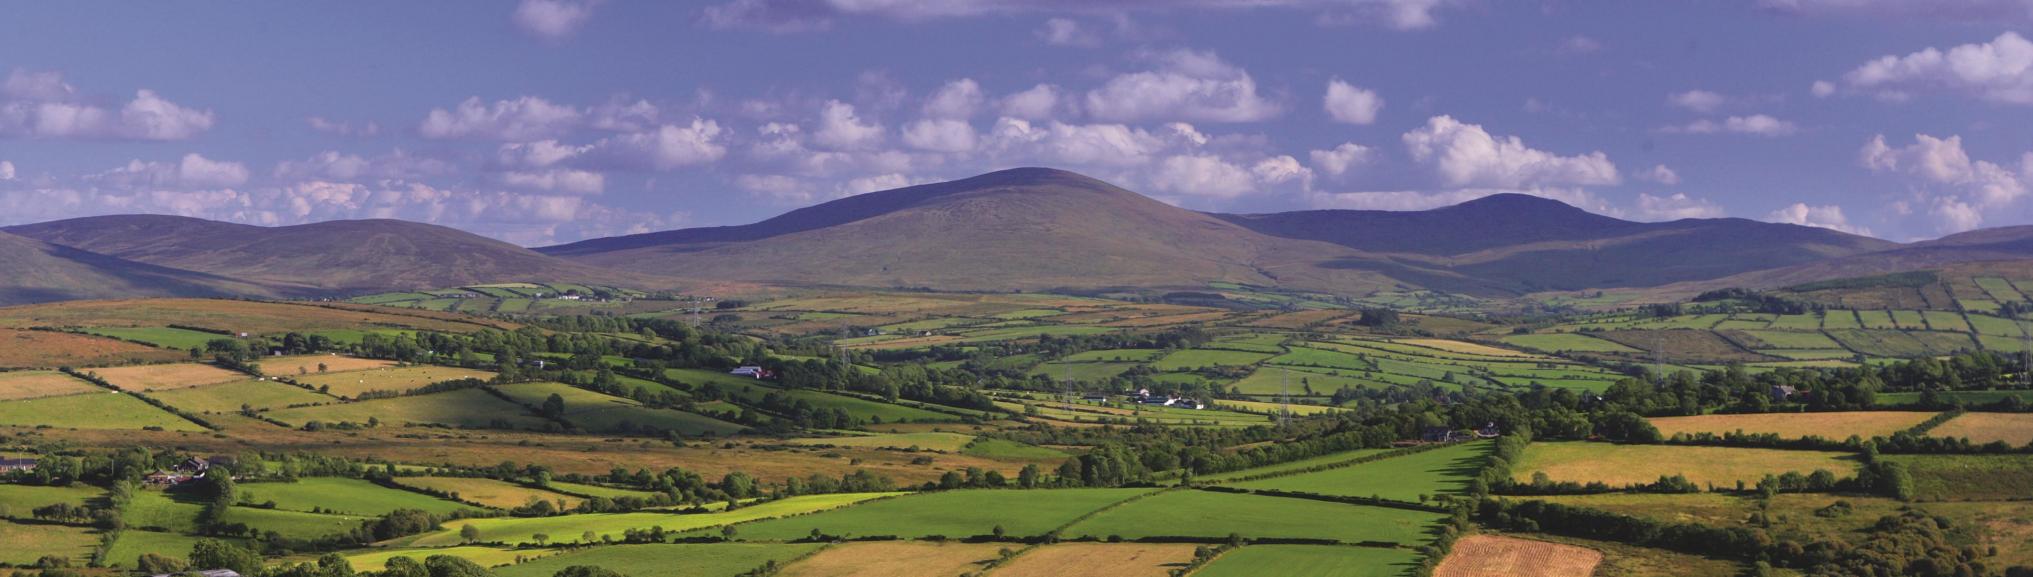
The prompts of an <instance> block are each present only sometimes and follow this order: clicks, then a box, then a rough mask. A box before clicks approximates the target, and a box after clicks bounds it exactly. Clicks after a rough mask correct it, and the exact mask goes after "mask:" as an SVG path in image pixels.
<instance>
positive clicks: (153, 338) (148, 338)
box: [85, 327, 231, 350]
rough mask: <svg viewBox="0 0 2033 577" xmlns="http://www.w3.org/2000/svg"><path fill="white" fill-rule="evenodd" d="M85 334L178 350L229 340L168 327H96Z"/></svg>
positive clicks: (200, 347)
mask: <svg viewBox="0 0 2033 577" xmlns="http://www.w3.org/2000/svg"><path fill="white" fill-rule="evenodd" d="M85 332H87V333H91V334H95V335H99V336H105V337H113V338H116V339H121V340H128V341H135V342H141V343H148V344H151V345H155V346H158V347H162V348H166V349H179V350H183V349H193V348H198V349H202V348H205V343H209V342H212V341H213V340H214V339H224V338H231V337H227V336H226V335H219V334H212V333H207V332H201V331H193V330H186V329H173V328H169V327H97V328H91V329H86V330H85Z"/></svg>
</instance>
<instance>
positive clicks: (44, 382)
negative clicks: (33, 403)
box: [0, 371, 103, 401]
mask: <svg viewBox="0 0 2033 577" xmlns="http://www.w3.org/2000/svg"><path fill="white" fill-rule="evenodd" d="M100 390H103V389H100V388H99V387H98V386H97V385H93V384H91V383H88V382H85V381H84V380H81V379H78V378H76V377H72V376H70V375H66V374H63V373H59V372H56V371H12V372H5V373H0V401H18V400H22V399H34V398H40V397H61V396H64V395H76V394H81V393H91V392H97V391H100Z"/></svg>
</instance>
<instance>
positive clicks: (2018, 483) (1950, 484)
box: [1879, 455, 2033, 501]
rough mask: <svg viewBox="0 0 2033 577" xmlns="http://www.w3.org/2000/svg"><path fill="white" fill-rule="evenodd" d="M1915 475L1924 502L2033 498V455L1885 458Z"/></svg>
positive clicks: (1899, 456)
mask: <svg viewBox="0 0 2033 577" xmlns="http://www.w3.org/2000/svg"><path fill="white" fill-rule="evenodd" d="M1879 458H1881V459H1885V460H1888V461H1891V462H1894V463H1900V464H1903V465H1905V466H1906V470H1907V472H1909V473H1911V474H1912V475H1913V489H1914V496H1915V498H1917V499H1919V500H1922V501H2000V500H2011V499H2025V498H2029V497H2033V455H1882V456H1880V457H1879Z"/></svg>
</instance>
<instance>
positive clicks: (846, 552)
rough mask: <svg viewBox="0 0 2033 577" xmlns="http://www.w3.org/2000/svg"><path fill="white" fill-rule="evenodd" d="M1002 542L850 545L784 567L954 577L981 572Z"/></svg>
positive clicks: (871, 576) (811, 573)
mask: <svg viewBox="0 0 2033 577" xmlns="http://www.w3.org/2000/svg"><path fill="white" fill-rule="evenodd" d="M1006 546H1007V545H1004V544H1001V543H923V542H913V541H897V542H887V543H847V544H842V545H836V546H833V547H829V548H827V549H826V550H824V551H820V552H819V553H818V554H816V555H812V556H811V557H806V558H805V559H804V560H802V561H798V562H796V563H792V564H790V566H788V567H784V570H783V571H782V572H779V573H777V575H781V576H783V577H950V576H952V575H960V574H963V573H969V572H972V571H974V570H976V569H979V568H980V567H981V565H982V564H984V563H987V562H988V561H989V560H991V559H995V558H996V556H997V555H998V552H999V551H1001V550H1002V548H1003V547H1006Z"/></svg>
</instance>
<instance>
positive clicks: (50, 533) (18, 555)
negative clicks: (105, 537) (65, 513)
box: [0, 521, 99, 566]
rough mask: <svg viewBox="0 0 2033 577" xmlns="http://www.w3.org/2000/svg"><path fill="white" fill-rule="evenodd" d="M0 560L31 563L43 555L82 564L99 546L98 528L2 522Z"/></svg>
mask: <svg viewBox="0 0 2033 577" xmlns="http://www.w3.org/2000/svg"><path fill="white" fill-rule="evenodd" d="M0 543H5V544H6V546H4V547H0V563H12V564H15V565H21V566H32V565H34V564H35V560H36V559H40V558H42V556H44V555H56V556H58V557H64V558H67V559H70V560H71V563H73V564H78V565H82V564H84V563H85V562H87V561H90V560H91V558H92V550H93V549H95V548H97V547H98V546H99V535H98V532H97V531H93V530H92V529H89V528H85V527H72V526H68V525H41V524H33V525H32V524H27V523H13V522H7V521H0Z"/></svg>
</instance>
